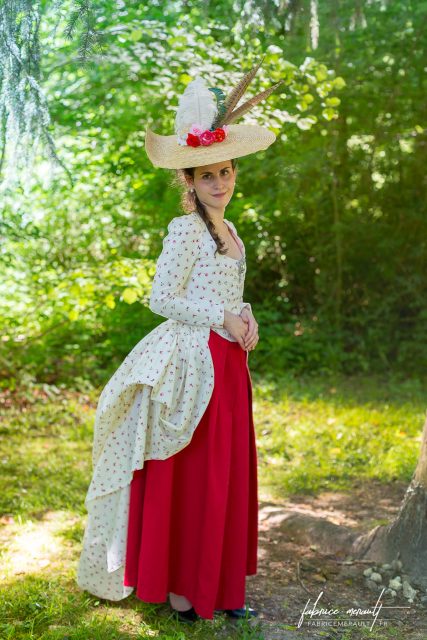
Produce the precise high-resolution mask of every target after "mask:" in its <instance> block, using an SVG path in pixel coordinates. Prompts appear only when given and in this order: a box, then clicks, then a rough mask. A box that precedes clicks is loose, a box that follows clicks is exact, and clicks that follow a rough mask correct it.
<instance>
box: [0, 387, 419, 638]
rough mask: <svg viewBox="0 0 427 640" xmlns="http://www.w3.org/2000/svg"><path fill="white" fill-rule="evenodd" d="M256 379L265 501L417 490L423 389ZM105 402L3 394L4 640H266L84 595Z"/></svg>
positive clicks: (221, 623) (160, 607)
mask: <svg viewBox="0 0 427 640" xmlns="http://www.w3.org/2000/svg"><path fill="white" fill-rule="evenodd" d="M252 380H253V391H254V417H255V425H256V431H257V441H258V463H259V482H260V497H261V499H274V500H277V501H280V500H281V499H283V498H284V497H285V496H287V495H289V494H291V493H293V492H296V491H298V492H301V491H303V492H304V491H305V492H310V493H313V492H316V491H318V490H320V489H325V488H326V489H327V488H329V489H331V488H338V487H339V488H342V487H348V486H350V485H351V482H352V480H354V479H355V478H361V477H364V478H376V479H379V480H381V481H384V482H388V481H390V480H391V479H393V478H396V479H404V480H406V481H409V479H410V477H411V475H412V473H413V470H414V467H415V463H416V460H417V456H418V450H419V443H420V435H421V430H422V426H423V422H424V416H425V398H424V397H423V393H422V389H423V386H422V384H421V382H420V381H417V380H413V381H402V380H400V381H399V380H396V379H393V378H391V377H390V378H389V379H373V378H366V377H365V378H363V379H340V380H332V379H319V378H311V379H310V378H306V379H304V378H293V377H291V376H290V377H289V378H286V379H281V380H276V381H269V380H265V379H257V378H256V376H254V375H253V376H252ZM98 396H99V389H98V390H97V389H89V390H85V391H80V392H76V391H72V390H70V389H65V388H62V389H57V388H55V387H53V386H50V387H48V386H43V385H40V386H32V387H31V388H26V389H20V390H19V392H17V393H15V394H10V393H8V392H6V391H5V392H3V394H2V395H1V396H0V403H1V404H0V406H1V407H2V409H3V410H2V414H3V416H4V419H3V421H2V424H1V427H0V431H1V435H2V438H1V444H0V464H1V465H2V470H3V473H2V474H1V480H0V482H1V484H0V504H1V512H2V514H3V516H2V518H1V524H2V527H1V529H0V561H1V566H2V575H1V582H0V589H1V602H2V604H1V609H0V616H1V617H0V637H1V638H2V639H3V638H4V639H5V640H6V639H10V640H12V639H14V640H15V639H17V640H21V639H24V638H25V639H32V638H40V639H43V640H54V639H55V640H56V639H61V640H66V639H68V640H81V639H82V640H83V639H85V640H86V639H90V640H98V639H99V640H101V639H102V640H110V639H116V638H121V639H128V638H129V639H130V638H132V639H135V638H163V639H164V640H183V639H185V638H200V639H202V640H203V639H206V640H207V639H209V640H212V638H226V639H233V638H241V639H243V640H262V639H263V638H264V637H265V635H264V631H263V629H262V628H261V627H260V624H259V623H258V622H256V621H252V622H249V621H239V622H238V623H232V622H230V621H228V620H226V619H224V618H215V619H214V620H213V621H201V622H200V623H198V624H197V625H196V626H195V627H188V628H187V627H185V629H184V628H183V627H182V626H181V625H180V624H179V623H177V622H174V621H173V620H172V619H171V617H170V612H169V608H168V606H167V604H148V603H143V602H141V601H140V600H138V599H137V598H136V597H135V596H134V594H132V595H131V596H129V597H128V598H126V599H124V600H122V601H119V602H116V603H114V602H106V601H100V600H98V599H97V598H96V597H95V596H91V595H90V594H88V593H86V592H82V591H80V589H79V588H78V587H77V585H76V582H75V574H76V565H77V561H78V558H79V553H80V544H81V539H82V536H83V531H84V525H85V518H86V511H85V508H84V497H85V494H86V491H87V488H88V485H89V481H90V476H91V445H92V428H93V418H94V411H95V406H96V401H97V398H98ZM282 626H283V625H282ZM283 633H284V637H286V635H285V634H286V631H285V630H284V631H283ZM378 633H379V630H378V631H376V632H375V635H372V636H371V637H372V638H374V637H375V638H377V637H380V636H379V635H378ZM389 633H391V630H390V631H389ZM348 637H349V638H350V637H353V636H351V635H349V636H348ZM366 637H367V636H366ZM383 637H384V636H383ZM387 637H390V638H391V637H393V636H392V635H387Z"/></svg>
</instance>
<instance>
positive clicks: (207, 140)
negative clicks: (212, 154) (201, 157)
mask: <svg viewBox="0 0 427 640" xmlns="http://www.w3.org/2000/svg"><path fill="white" fill-rule="evenodd" d="M199 140H200V142H201V143H202V145H203V146H205V147H207V146H208V145H210V144H212V143H213V142H215V134H214V132H213V131H209V129H206V131H203V132H202V133H201V134H200V135H199Z"/></svg>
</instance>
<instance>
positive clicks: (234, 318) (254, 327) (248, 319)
mask: <svg viewBox="0 0 427 640" xmlns="http://www.w3.org/2000/svg"><path fill="white" fill-rule="evenodd" d="M224 328H225V329H227V331H228V332H229V333H230V334H231V335H232V336H233V338H235V339H236V340H237V342H238V343H239V344H240V346H241V347H242V349H244V350H245V351H252V350H253V349H255V347H256V345H257V344H258V340H259V336H258V323H257V321H256V320H255V318H254V316H253V314H252V312H251V311H250V310H249V309H248V308H247V307H244V308H243V309H242V311H241V312H240V315H237V314H235V313H231V311H225V312H224Z"/></svg>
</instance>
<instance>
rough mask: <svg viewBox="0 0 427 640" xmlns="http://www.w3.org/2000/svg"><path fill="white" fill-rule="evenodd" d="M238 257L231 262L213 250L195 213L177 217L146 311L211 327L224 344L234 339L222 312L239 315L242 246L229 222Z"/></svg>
mask: <svg viewBox="0 0 427 640" xmlns="http://www.w3.org/2000/svg"><path fill="white" fill-rule="evenodd" d="M224 222H225V223H226V224H227V225H228V226H229V227H230V228H231V232H232V234H233V235H234V237H235V239H236V241H237V243H238V244H239V246H240V249H241V251H242V254H243V258H242V259H240V260H235V259H234V258H230V257H229V256H227V255H225V254H220V253H219V252H216V254H215V251H216V249H217V246H216V243H215V241H214V239H213V238H212V236H211V234H210V233H209V230H208V228H207V227H206V224H205V223H204V222H203V220H202V219H201V218H200V216H199V215H198V213H197V212H193V213H190V214H186V215H182V216H177V217H175V218H173V219H172V220H171V221H170V223H169V225H168V233H167V235H166V236H165V238H164V240H163V250H162V253H161V254H160V256H159V258H158V260H157V265H156V274H155V276H154V280H153V286H152V290H151V297H150V309H151V310H152V311H153V312H154V313H157V314H159V315H161V316H164V317H166V318H170V319H172V320H177V321H178V322H185V323H188V324H193V325H199V326H204V327H210V328H211V329H212V330H213V331H216V332H217V333H219V334H220V335H222V336H223V337H224V338H227V340H230V341H232V342H235V338H234V337H233V336H232V335H231V334H230V333H229V332H228V331H227V330H226V329H225V328H224V327H223V323H224V310H227V311H231V312H233V313H237V314H239V313H240V311H241V310H242V308H243V307H244V306H248V307H249V308H250V304H249V303H247V302H243V289H244V282H245V275H246V254H245V247H244V244H243V242H242V241H241V239H240V238H239V237H238V235H237V231H236V228H235V226H234V224H233V223H232V222H230V221H229V220H226V219H224Z"/></svg>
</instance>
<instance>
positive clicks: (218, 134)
mask: <svg viewBox="0 0 427 640" xmlns="http://www.w3.org/2000/svg"><path fill="white" fill-rule="evenodd" d="M214 136H215V142H222V141H223V140H224V138H225V131H224V129H221V128H218V129H215V131H214Z"/></svg>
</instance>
